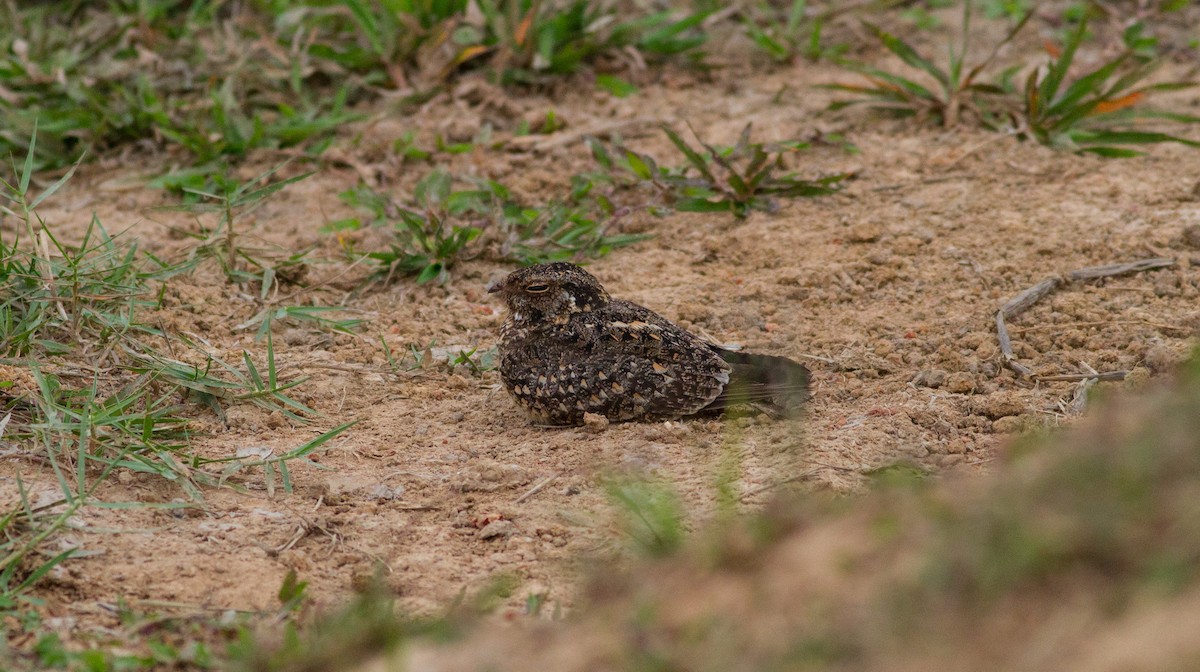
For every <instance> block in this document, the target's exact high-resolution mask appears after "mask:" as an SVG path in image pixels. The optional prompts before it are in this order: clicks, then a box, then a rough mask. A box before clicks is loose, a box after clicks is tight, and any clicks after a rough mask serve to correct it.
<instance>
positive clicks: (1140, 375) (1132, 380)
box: [1125, 366, 1150, 390]
mask: <svg viewBox="0 0 1200 672" xmlns="http://www.w3.org/2000/svg"><path fill="white" fill-rule="evenodd" d="M1149 384H1150V369H1147V368H1146V367H1144V366H1135V367H1133V369H1131V370H1130V371H1129V373H1127V374H1125V387H1126V388H1128V389H1130V390H1141V389H1143V388H1145V387H1146V386H1147V385H1149Z"/></svg>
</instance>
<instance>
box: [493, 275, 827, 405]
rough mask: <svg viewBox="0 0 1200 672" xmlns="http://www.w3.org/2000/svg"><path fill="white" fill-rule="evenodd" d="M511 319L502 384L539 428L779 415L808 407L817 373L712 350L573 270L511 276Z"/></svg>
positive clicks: (505, 331) (502, 288)
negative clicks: (592, 417)
mask: <svg viewBox="0 0 1200 672" xmlns="http://www.w3.org/2000/svg"><path fill="white" fill-rule="evenodd" d="M488 292H490V293H496V292H498V293H500V295H501V296H502V297H503V298H504V301H505V303H507V304H508V309H509V315H508V319H507V320H506V321H505V322H504V325H503V326H502V327H501V328H500V346H499V351H500V377H501V379H502V380H503V382H504V386H505V388H507V389H508V391H509V393H510V394H512V396H513V397H514V398H515V399H516V400H517V402H518V403H519V404H520V405H521V406H523V407H524V408H525V409H526V410H527V411H528V412H529V414H530V415H531V416H532V417H533V420H534V421H535V422H537V423H541V424H547V425H578V424H582V423H583V420H584V417H583V416H584V413H595V414H599V415H603V416H605V417H606V418H608V419H609V420H611V421H614V422H616V421H624V420H671V419H675V418H680V417H683V416H687V415H694V414H697V413H707V412H719V411H723V410H725V409H727V408H731V407H741V406H749V407H755V408H758V409H760V410H763V411H766V412H770V413H774V414H777V415H781V414H786V413H787V412H789V411H792V410H794V409H796V408H797V407H799V405H800V403H801V402H803V401H804V400H805V399H807V398H808V381H809V374H808V369H806V368H805V367H804V366H801V365H800V364H797V363H796V362H793V361H792V360H790V359H787V358H785V357H775V356H772V355H753V354H747V353H742V352H734V351H732V350H727V349H725V348H722V347H719V346H717V345H713V344H712V343H708V342H707V341H704V340H701V339H700V338H699V337H697V336H695V335H693V334H691V333H690V332H688V331H687V330H685V329H683V328H682V327H680V326H679V325H677V324H675V323H673V322H671V321H670V320H668V319H666V318H664V317H662V316H661V315H659V314H658V313H655V312H654V311H652V310H650V309H648V308H643V307H642V306H639V305H637V304H636V303H631V302H629V301H624V300H622V299H613V298H611V297H609V295H608V292H606V291H604V287H602V286H601V285H600V282H599V281H598V280H596V278H595V277H594V276H592V275H591V274H590V273H588V272H587V271H585V270H583V269H582V268H580V267H578V266H576V265H574V264H569V263H565V262H558V263H551V264H539V265H536V266H530V267H528V268H523V269H521V270H518V271H514V272H513V273H510V274H509V275H508V277H506V278H504V279H503V280H500V281H496V282H493V283H492V284H491V285H490V286H489V287H488Z"/></svg>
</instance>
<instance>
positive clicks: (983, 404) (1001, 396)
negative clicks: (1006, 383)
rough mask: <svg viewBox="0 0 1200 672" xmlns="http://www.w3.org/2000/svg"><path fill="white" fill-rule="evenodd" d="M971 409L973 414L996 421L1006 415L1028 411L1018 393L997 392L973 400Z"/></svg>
mask: <svg viewBox="0 0 1200 672" xmlns="http://www.w3.org/2000/svg"><path fill="white" fill-rule="evenodd" d="M970 409H971V412H972V413H976V414H978V415H982V416H985V417H988V418H991V419H992V420H996V419H998V418H1003V417H1004V416H1006V415H1020V414H1022V413H1024V412H1025V411H1026V410H1027V404H1026V403H1025V400H1024V399H1022V398H1021V396H1020V395H1019V394H1017V393H1014V392H996V393H995V394H987V395H980V396H977V397H974V398H972V399H971V403H970Z"/></svg>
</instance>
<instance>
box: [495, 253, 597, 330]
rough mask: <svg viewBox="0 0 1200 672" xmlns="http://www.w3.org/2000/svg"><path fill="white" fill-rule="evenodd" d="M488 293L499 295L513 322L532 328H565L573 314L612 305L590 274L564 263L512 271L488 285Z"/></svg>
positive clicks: (539, 265) (538, 265)
mask: <svg viewBox="0 0 1200 672" xmlns="http://www.w3.org/2000/svg"><path fill="white" fill-rule="evenodd" d="M488 293H491V294H497V293H498V294H500V296H501V298H503V299H504V302H505V303H506V304H508V309H509V310H510V311H512V316H511V319H513V320H515V321H517V322H524V323H527V324H532V325H538V324H542V323H559V324H562V323H565V322H566V321H567V320H568V319H570V317H571V315H572V314H574V313H583V312H588V311H592V310H597V309H599V308H602V307H604V305H605V304H607V303H608V301H609V297H608V292H606V291H604V287H602V286H601V285H600V281H599V280H597V279H596V278H595V277H594V276H593V275H592V274H591V273H588V272H587V271H585V270H583V269H582V268H580V267H578V266H576V265H575V264H570V263H567V262H561V261H560V262H555V263H552V264H537V265H536V266H529V267H526V268H522V269H520V270H517V271H513V272H512V273H509V274H508V276H507V277H505V278H504V279H502V280H497V281H494V282H492V283H491V284H490V285H488Z"/></svg>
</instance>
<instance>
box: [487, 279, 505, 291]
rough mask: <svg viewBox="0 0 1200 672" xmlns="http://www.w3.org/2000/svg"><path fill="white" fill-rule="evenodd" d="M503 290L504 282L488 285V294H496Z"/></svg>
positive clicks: (499, 281) (496, 281) (497, 281)
mask: <svg viewBox="0 0 1200 672" xmlns="http://www.w3.org/2000/svg"><path fill="white" fill-rule="evenodd" d="M502 289H504V281H503V280H492V281H491V282H489V283H488V284H487V293H488V294H495V293H496V292H498V291H500V290H502Z"/></svg>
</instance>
